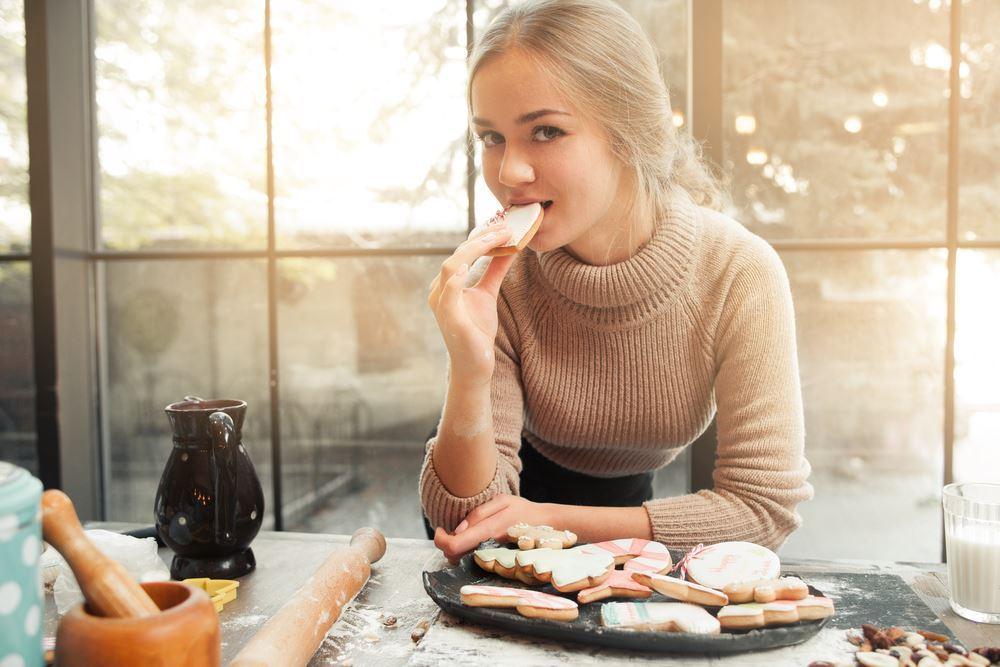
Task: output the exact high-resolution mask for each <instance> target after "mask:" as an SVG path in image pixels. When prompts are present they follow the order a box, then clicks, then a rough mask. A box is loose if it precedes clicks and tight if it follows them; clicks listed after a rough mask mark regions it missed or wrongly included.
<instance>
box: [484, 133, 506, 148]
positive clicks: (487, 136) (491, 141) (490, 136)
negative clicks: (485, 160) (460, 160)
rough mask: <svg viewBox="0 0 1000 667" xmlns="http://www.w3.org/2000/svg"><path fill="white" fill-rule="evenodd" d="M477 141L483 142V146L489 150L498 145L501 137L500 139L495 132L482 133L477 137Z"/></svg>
mask: <svg viewBox="0 0 1000 667" xmlns="http://www.w3.org/2000/svg"><path fill="white" fill-rule="evenodd" d="M479 139H480V141H482V142H483V145H484V146H485V147H486V148H490V147H492V146H496V145H497V144H499V143H500V140H502V139H503V137H501V136H500V135H499V134H497V133H496V132H483V133H482V134H480V135H479ZM498 139H499V140H498Z"/></svg>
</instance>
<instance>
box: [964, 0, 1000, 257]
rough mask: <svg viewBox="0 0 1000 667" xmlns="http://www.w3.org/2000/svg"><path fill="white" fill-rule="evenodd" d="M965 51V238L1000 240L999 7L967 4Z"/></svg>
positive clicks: (991, 0)
mask: <svg viewBox="0 0 1000 667" xmlns="http://www.w3.org/2000/svg"><path fill="white" fill-rule="evenodd" d="M962 52H963V58H962V63H961V64H960V65H959V76H960V77H961V82H962V83H961V94H962V104H961V109H962V118H961V121H960V124H959V128H960V131H961V133H962V137H961V139H960V140H959V150H960V152H961V156H962V157H961V161H960V163H959V165H960V168H961V172H962V177H961V190H960V197H961V200H960V205H959V207H958V211H959V215H960V223H961V230H962V231H961V234H962V236H963V238H967V239H975V238H991V239H1000V157H998V154H1000V110H998V109H1000V104H998V96H1000V3H998V2H996V1H995V0H973V1H972V2H968V3H965V2H963V3H962Z"/></svg>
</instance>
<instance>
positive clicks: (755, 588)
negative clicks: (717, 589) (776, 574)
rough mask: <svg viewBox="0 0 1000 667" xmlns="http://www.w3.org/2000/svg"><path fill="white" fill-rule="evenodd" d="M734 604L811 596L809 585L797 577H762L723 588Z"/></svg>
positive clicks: (799, 598)
mask: <svg viewBox="0 0 1000 667" xmlns="http://www.w3.org/2000/svg"><path fill="white" fill-rule="evenodd" d="M722 592H723V593H725V594H726V595H727V596H729V602H731V603H732V604H742V603H744V602H774V601H775V600H802V599H804V598H806V597H808V596H809V587H808V586H806V584H805V582H804V581H802V580H801V579H799V578H797V577H782V578H780V579H761V580H759V581H747V582H744V583H741V584H730V585H728V586H726V587H724V588H723V589H722Z"/></svg>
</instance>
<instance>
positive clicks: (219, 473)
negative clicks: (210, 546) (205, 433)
mask: <svg viewBox="0 0 1000 667" xmlns="http://www.w3.org/2000/svg"><path fill="white" fill-rule="evenodd" d="M208 423H209V426H210V427H211V429H212V451H211V456H210V457H209V461H210V464H211V470H212V494H213V497H214V500H215V541H216V543H217V544H235V542H236V526H235V519H236V490H237V489H238V488H239V480H238V479H237V477H236V476H237V470H238V469H239V466H238V465H237V456H236V446H237V441H236V426H235V425H234V424H233V418H232V417H230V416H229V415H228V414H226V413H225V412H213V413H212V414H211V415H209V417H208Z"/></svg>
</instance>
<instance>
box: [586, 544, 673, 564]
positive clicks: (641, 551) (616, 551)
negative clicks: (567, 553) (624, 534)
mask: <svg viewBox="0 0 1000 667" xmlns="http://www.w3.org/2000/svg"><path fill="white" fill-rule="evenodd" d="M576 548H577V549H578V550H579V551H582V552H584V553H605V554H608V555H609V556H611V557H612V558H614V559H615V565H621V564H622V563H624V564H625V569H626V570H629V571H635V572H663V571H665V570H667V569H669V568H670V567H671V566H672V565H673V561H672V560H671V558H670V552H669V551H667V547H665V546H664V545H663V544H662V543H660V542H653V541H651V540H643V539H639V538H624V539H620V540H608V541H607V542H595V543H594V544H584V545H581V546H579V547H576Z"/></svg>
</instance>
